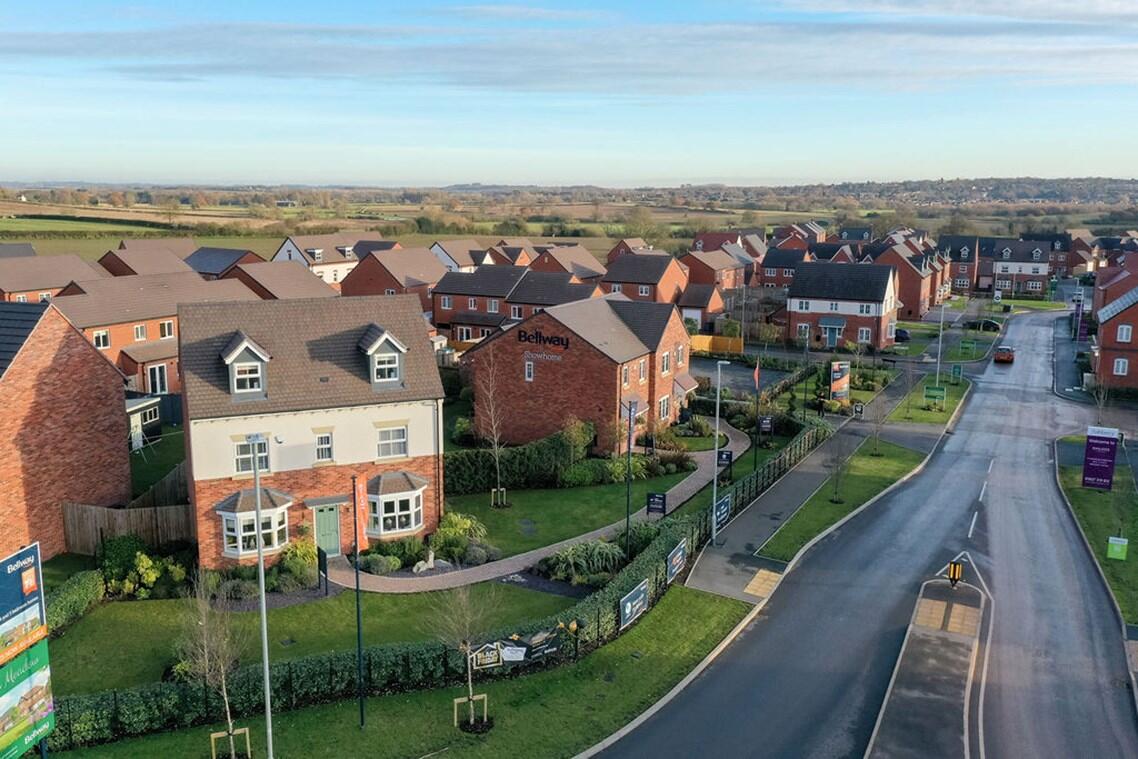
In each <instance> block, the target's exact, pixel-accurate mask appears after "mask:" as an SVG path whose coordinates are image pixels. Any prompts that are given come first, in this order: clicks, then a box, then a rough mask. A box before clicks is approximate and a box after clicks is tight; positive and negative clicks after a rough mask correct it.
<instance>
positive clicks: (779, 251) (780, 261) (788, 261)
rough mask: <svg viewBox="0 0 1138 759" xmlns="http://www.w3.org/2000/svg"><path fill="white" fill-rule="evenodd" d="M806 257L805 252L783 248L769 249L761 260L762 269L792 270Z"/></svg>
mask: <svg viewBox="0 0 1138 759" xmlns="http://www.w3.org/2000/svg"><path fill="white" fill-rule="evenodd" d="M805 257H806V251H805V250H786V249H784V248H771V249H770V250H768V251H767V255H766V257H765V258H763V268H770V269H793V268H794V267H796V266H798V265H799V264H801V263H802V259H803V258H805Z"/></svg>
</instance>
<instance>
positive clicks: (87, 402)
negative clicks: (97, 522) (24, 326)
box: [0, 309, 130, 559]
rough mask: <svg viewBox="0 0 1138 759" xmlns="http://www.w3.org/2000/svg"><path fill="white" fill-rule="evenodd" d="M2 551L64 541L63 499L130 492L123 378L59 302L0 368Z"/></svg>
mask: <svg viewBox="0 0 1138 759" xmlns="http://www.w3.org/2000/svg"><path fill="white" fill-rule="evenodd" d="M0 408H2V409H3V410H4V411H3V413H0V448H2V449H3V454H2V455H0V482H3V484H4V486H3V487H2V488H0V555H4V554H8V553H10V552H12V551H14V550H16V549H17V548H19V547H20V546H21V545H25V544H27V543H30V542H32V541H35V540H38V541H40V543H41V549H42V551H43V556H44V558H45V559H47V558H51V557H52V556H54V555H56V554H58V553H62V552H63V551H64V550H65V545H64V535H63V512H62V510H61V507H60V504H61V503H62V502H64V501H74V502H77V503H88V504H94V505H96V506H110V505H114V504H121V503H125V502H126V501H127V500H128V499H129V498H130V459H129V454H128V452H127V436H128V427H127V418H126V410H125V406H124V399H123V380H122V376H121V375H120V374H119V373H118V371H117V370H116V369H115V368H114V367H113V366H111V364H109V363H108V362H107V361H105V360H104V359H103V358H102V357H101V356H99V354H98V352H97V351H95V349H94V348H93V347H91V345H90V344H89V343H88V342H87V341H86V340H84V339H83V336H82V335H81V334H79V332H77V331H76V330H74V329H73V328H72V327H71V325H70V324H68V323H67V321H66V320H65V319H64V318H63V317H62V316H60V315H59V313H58V312H57V311H56V310H55V309H48V311H47V312H46V313H45V314H44V317H43V319H41V320H40V323H39V325H38V326H37V327H36V328H35V330H34V331H33V332H32V334H31V335H30V336H29V338H28V341H27V342H26V343H25V344H24V346H23V348H22V349H21V350H20V353H19V354H18V355H17V357H16V359H15V361H14V362H13V363H12V365H11V366H10V367H9V368H8V370H7V371H6V372H5V373H4V376H3V377H2V378H0Z"/></svg>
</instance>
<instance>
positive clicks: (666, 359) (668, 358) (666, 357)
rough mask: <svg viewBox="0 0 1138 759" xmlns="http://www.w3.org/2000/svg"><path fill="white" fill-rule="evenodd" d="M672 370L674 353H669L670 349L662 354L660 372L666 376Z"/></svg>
mask: <svg viewBox="0 0 1138 759" xmlns="http://www.w3.org/2000/svg"><path fill="white" fill-rule="evenodd" d="M671 371H672V354H671V353H669V352H668V351H664V352H663V353H661V354H660V374H661V375H663V376H665V377H666V376H668V374H669V373H670V372H671Z"/></svg>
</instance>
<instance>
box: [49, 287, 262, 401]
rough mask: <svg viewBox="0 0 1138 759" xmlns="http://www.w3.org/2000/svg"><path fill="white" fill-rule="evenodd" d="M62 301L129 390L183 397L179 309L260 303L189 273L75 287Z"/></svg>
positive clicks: (242, 289)
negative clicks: (234, 302)
mask: <svg viewBox="0 0 1138 759" xmlns="http://www.w3.org/2000/svg"><path fill="white" fill-rule="evenodd" d="M57 300H58V301H59V306H58V308H59V311H60V313H61V314H63V316H64V317H65V318H66V319H67V320H68V321H69V322H71V324H72V326H74V327H75V328H76V329H78V330H80V331H81V332H82V333H83V335H84V336H86V338H87V339H88V340H89V341H90V342H91V344H92V345H94V346H95V348H97V349H98V351H99V352H100V353H102V354H103V356H104V357H105V358H106V359H107V360H108V361H110V362H111V363H112V364H113V365H115V366H116V367H118V368H119V370H120V371H121V372H122V374H123V375H125V376H126V381H127V387H128V388H129V389H131V390H140V391H143V392H147V393H151V394H162V393H177V392H180V391H181V383H180V380H179V376H178V339H177V338H178V306H179V304H182V303H198V302H203V301H227V300H258V298H257V296H256V295H255V294H254V293H253V292H252V291H250V290H249V288H247V287H245V285H243V284H241V283H240V282H238V281H236V280H232V279H219V280H214V281H206V280H204V279H202V278H201V277H200V276H198V275H197V273H196V272H192V271H190V272H180V273H175V274H149V275H146V276H134V277H107V278H105V279H98V280H91V281H88V282H72V283H71V284H69V285H68V286H67V287H65V288H63V289H62V290H61V291H60V293H59V297H58V299H57Z"/></svg>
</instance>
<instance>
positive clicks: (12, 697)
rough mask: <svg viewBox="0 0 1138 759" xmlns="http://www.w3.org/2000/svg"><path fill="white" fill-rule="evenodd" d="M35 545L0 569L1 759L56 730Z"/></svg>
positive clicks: (11, 758)
mask: <svg viewBox="0 0 1138 759" xmlns="http://www.w3.org/2000/svg"><path fill="white" fill-rule="evenodd" d="M46 637H47V617H46V614H45V610H44V601H43V572H42V569H41V567H40V551H39V543H34V544H32V545H30V546H28V547H27V548H22V549H20V550H19V551H17V552H16V553H14V554H12V555H11V556H8V557H7V558H5V559H4V560H3V564H2V565H0V726H3V730H2V732H0V759H15V757H19V756H23V755H24V753H25V752H27V751H28V750H29V749H31V748H32V746H34V745H35V744H36V743H37V742H38V741H41V740H43V739H44V738H46V737H47V736H48V734H49V733H50V732H51V731H52V729H54V727H55V713H54V704H53V702H52V698H51V667H50V666H49V663H48V657H47V641H46V640H44V638H46Z"/></svg>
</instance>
